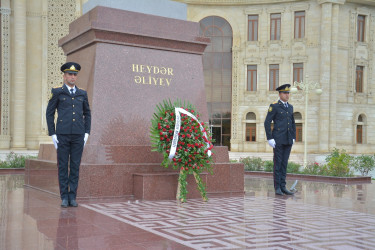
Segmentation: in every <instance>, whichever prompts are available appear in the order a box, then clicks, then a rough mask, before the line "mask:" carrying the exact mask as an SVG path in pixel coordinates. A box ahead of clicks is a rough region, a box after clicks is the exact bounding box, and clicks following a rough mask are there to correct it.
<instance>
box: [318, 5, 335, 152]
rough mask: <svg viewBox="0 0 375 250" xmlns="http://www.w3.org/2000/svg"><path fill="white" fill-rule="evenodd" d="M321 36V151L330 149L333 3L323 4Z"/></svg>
mask: <svg viewBox="0 0 375 250" xmlns="http://www.w3.org/2000/svg"><path fill="white" fill-rule="evenodd" d="M321 11H322V14H321V30H320V33H321V36H320V79H319V82H320V84H321V87H322V89H323V94H322V95H321V96H320V102H319V140H318V142H319V152H321V153H323V152H328V151H329V131H330V112H331V111H330V108H331V107H330V104H331V103H330V96H331V91H332V90H331V88H330V82H331V81H330V78H331V57H330V56H327V55H331V36H332V25H331V24H332V3H327V2H325V3H323V4H321Z"/></svg>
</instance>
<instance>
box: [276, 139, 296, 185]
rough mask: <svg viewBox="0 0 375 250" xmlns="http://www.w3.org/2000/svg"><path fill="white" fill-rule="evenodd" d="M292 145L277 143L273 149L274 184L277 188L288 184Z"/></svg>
mask: <svg viewBox="0 0 375 250" xmlns="http://www.w3.org/2000/svg"><path fill="white" fill-rule="evenodd" d="M291 150H292V145H281V144H278V143H276V146H275V148H274V149H273V184H274V187H275V190H276V189H278V188H285V185H286V180H285V179H286V167H287V166H288V159H289V155H290V151H291Z"/></svg>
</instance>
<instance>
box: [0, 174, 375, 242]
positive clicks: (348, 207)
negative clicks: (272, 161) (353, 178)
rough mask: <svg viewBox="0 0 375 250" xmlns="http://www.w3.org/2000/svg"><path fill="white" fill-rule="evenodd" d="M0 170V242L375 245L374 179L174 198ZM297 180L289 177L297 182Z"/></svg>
mask: <svg viewBox="0 0 375 250" xmlns="http://www.w3.org/2000/svg"><path fill="white" fill-rule="evenodd" d="M23 178H24V176H23V175H22V174H18V175H17V174H12V175H10V174H8V175H0V185H1V186H0V195H1V199H0V219H1V221H0V222H1V226H0V249H254V248H257V249H374V248H375V247H374V246H375V188H374V186H373V184H355V185H343V184H330V183H320V182H307V181H299V182H298V184H297V186H296V187H297V190H298V192H297V193H296V194H295V195H294V196H282V197H275V195H274V191H273V187H272V185H273V182H272V179H267V178H253V177H250V176H246V177H245V195H244V196H240V197H238V196H237V197H210V200H209V201H208V202H207V203H205V202H203V201H201V200H200V199H195V200H188V202H187V203H184V204H180V203H177V202H176V201H174V200H167V201H136V200H124V199H113V200H109V199H106V200H84V201H80V205H79V207H78V208H60V200H59V198H58V197H56V196H54V195H52V194H48V193H45V192H41V191H38V190H34V189H30V188H24V187H23ZM293 183H294V180H289V181H288V186H291V185H292V184H293Z"/></svg>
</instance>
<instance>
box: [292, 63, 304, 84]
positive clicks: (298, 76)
mask: <svg viewBox="0 0 375 250" xmlns="http://www.w3.org/2000/svg"><path fill="white" fill-rule="evenodd" d="M302 81H303V63H293V82H302Z"/></svg>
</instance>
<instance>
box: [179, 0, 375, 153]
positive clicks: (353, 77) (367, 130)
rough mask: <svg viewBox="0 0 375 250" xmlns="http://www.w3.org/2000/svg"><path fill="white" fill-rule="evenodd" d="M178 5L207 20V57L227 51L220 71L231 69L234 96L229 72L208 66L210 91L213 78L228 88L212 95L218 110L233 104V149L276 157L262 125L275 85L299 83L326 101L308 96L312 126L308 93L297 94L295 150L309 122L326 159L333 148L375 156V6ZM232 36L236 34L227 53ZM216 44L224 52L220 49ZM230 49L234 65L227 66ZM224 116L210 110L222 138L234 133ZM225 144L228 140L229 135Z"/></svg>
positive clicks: (195, 0)
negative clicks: (314, 86) (315, 90)
mask: <svg viewBox="0 0 375 250" xmlns="http://www.w3.org/2000/svg"><path fill="white" fill-rule="evenodd" d="M180 2H184V3H187V4H188V19H189V20H192V21H196V22H201V30H202V32H203V33H204V34H205V35H208V36H210V37H211V38H212V39H213V43H214V45H213V46H211V47H209V48H208V49H207V50H206V53H205V57H207V54H210V53H212V52H213V54H214V55H215V58H216V59H214V60H217V58H218V57H217V54H218V53H215V52H219V54H220V52H221V53H222V62H223V63H222V69H221V70H222V71H225V70H226V69H225V65H228V64H229V65H230V64H231V73H232V74H231V79H230V80H231V83H230V86H231V95H227V94H226V93H227V92H228V90H227V89H226V88H225V85H226V83H225V81H227V80H228V79H227V78H225V76H226V73H222V74H221V75H220V73H219V72H218V71H220V69H219V68H220V67H216V66H215V62H213V63H212V64H213V65H211V66H210V65H209V64H210V63H208V65H207V64H204V67H205V68H204V71H205V76H207V75H208V76H207V77H206V82H205V84H206V89H207V87H208V88H209V86H208V85H210V83H208V82H210V81H212V82H214V83H215V84H218V85H219V86H220V85H221V86H224V87H222V88H221V93H214V92H215V91H214V89H213V88H212V89H211V91H207V96H208V97H207V100H208V102H210V101H211V102H212V103H211V104H212V110H214V109H215V108H214V106H215V105H220V103H228V102H230V103H231V108H230V109H229V110H230V111H231V123H230V124H231V129H230V146H231V151H232V152H271V148H270V147H269V146H268V144H267V143H266V136H265V131H264V127H263V122H264V120H265V117H266V114H267V109H268V106H269V104H270V103H272V102H274V101H276V100H277V99H278V93H277V92H276V91H275V88H276V87H277V86H279V85H282V84H284V83H293V82H294V81H298V82H300V81H304V82H308V83H319V85H320V87H321V88H322V90H323V93H322V94H321V95H320V96H318V95H314V93H313V92H312V91H310V94H309V95H308V98H309V102H308V105H307V106H308V112H307V115H308V116H307V117H308V119H307V124H305V116H306V112H305V97H306V95H305V92H303V91H299V92H298V93H297V94H292V95H291V99H290V103H291V104H293V105H294V111H295V118H296V122H297V141H298V142H297V143H296V145H295V146H294V147H293V151H294V152H295V153H298V152H301V153H302V152H303V150H304V142H303V138H304V137H303V135H304V133H305V132H306V125H308V126H307V130H308V132H307V141H308V152H309V153H318V154H322V153H326V152H328V151H329V150H330V149H332V148H334V147H336V148H340V149H346V150H347V152H350V153H374V152H375V130H374V129H375V125H374V124H375V111H374V110H375V104H374V101H375V99H374V95H373V92H374V91H375V82H374V80H373V77H374V73H375V72H374V70H375V69H374V53H375V51H374V45H375V44H374V38H375V16H374V15H375V1H370V0H364V1H361V0H347V1H345V0H308V1H293V0H279V1H273V0H256V1H254V0H237V1H229V0H228V1H226V0H207V1H201V0H181V1H180ZM208 17H211V19H212V20H208V19H209V18H208ZM225 22H227V23H228V24H229V28H228V27H227V25H226V24H225ZM229 29H231V30H229ZM220 32H221V33H220ZM228 36H232V45H231V48H230V49H229V50H228V49H227V48H226V45H225V44H226V38H227V37H228ZM218 37H219V38H218ZM218 39H221V41H222V44H223V47H222V48H219V47H217V46H216V45H217V43H218V41H217V40H218ZM215 46H216V47H215ZM215 50H216V51H215ZM207 52H208V53H207ZM227 52H229V53H231V55H232V56H231V60H232V61H231V62H227V61H226V60H227V59H226V58H227V57H226V56H225V53H227ZM219 57H220V56H219ZM206 59H207V58H206ZM207 60H209V58H208V59H207ZM219 60H220V59H219ZM224 79H225V80H224ZM212 85H213V84H212ZM220 94H221V96H220ZM227 96H230V99H229V100H228V98H227ZM221 106H223V105H221ZM224 106H225V105H224ZM219 109H220V108H218V109H216V110H219ZM226 112H227V111H226V109H225V108H224V109H223V108H222V107H221V117H220V114H218V113H220V111H212V112H211V114H214V116H213V117H211V121H214V120H215V119H216V118H221V120H222V122H221V124H220V122H219V121H218V122H217V123H216V125H215V122H213V128H214V129H215V126H217V127H221V131H222V133H223V134H226V133H227V132H225V131H227V130H228V129H223V127H225V126H226V125H225V124H227V122H224V120H225V118H224V117H228V116H226V115H225V113H226ZM217 131H220V128H217ZM220 140H221V142H222V143H223V144H225V143H226V141H227V139H226V138H225V136H222V137H221V138H219V141H220Z"/></svg>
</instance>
